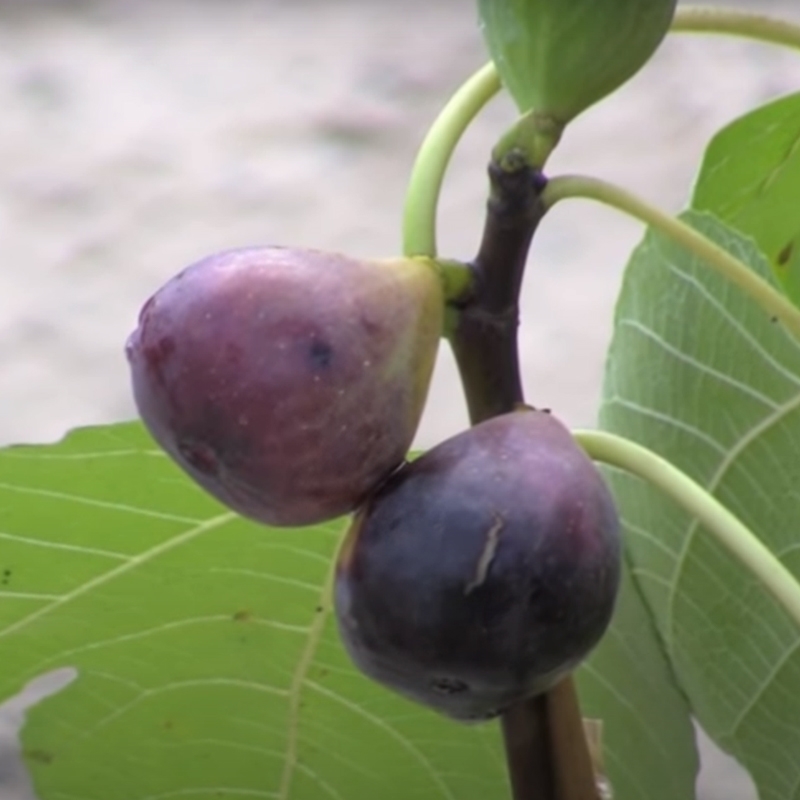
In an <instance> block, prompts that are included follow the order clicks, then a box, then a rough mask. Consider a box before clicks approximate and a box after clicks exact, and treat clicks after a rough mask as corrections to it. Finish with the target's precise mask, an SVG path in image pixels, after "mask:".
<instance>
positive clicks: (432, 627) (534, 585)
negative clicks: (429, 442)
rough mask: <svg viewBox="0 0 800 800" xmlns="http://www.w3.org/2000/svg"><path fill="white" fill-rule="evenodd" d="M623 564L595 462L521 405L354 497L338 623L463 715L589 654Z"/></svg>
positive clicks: (371, 656)
mask: <svg viewBox="0 0 800 800" xmlns="http://www.w3.org/2000/svg"><path fill="white" fill-rule="evenodd" d="M620 569H621V551H620V539H619V521H618V517H617V512H616V509H615V506H614V501H613V498H612V496H611V494H610V492H609V490H608V488H607V487H606V484H605V482H604V480H603V478H602V476H601V474H600V472H599V471H598V470H597V468H596V467H595V465H594V464H593V463H592V461H591V460H590V459H589V458H588V457H587V456H586V454H585V453H584V452H583V450H581V449H580V447H579V446H578V445H577V444H576V443H575V442H574V440H573V439H572V436H571V435H570V433H569V431H568V430H567V429H566V428H565V427H564V426H563V425H562V424H561V423H560V422H558V420H556V419H555V418H553V417H552V416H550V415H549V414H547V413H545V412H539V411H520V412H514V413H511V414H506V415H503V416H500V417H495V418H493V419H491V420H488V421H486V422H483V423H481V424H479V425H477V426H475V427H474V428H471V429H469V430H467V431H465V432H463V433H461V434H459V435H457V436H455V437H453V438H452V439H449V440H447V441H445V442H444V443H442V444H440V445H439V446H437V447H435V448H434V449H432V450H430V451H429V452H428V453H426V454H425V455H423V456H422V457H420V458H419V459H417V460H416V461H414V462H412V463H411V464H409V465H407V466H405V467H404V468H403V469H401V470H399V471H398V472H396V473H394V474H393V475H392V476H391V477H390V478H389V480H388V481H387V482H386V483H385V484H384V485H383V486H382V487H381V488H380V489H379V490H378V492H377V493H376V494H375V496H373V497H372V498H371V500H370V501H369V502H368V504H367V505H365V506H364V507H363V508H362V509H361V510H359V512H358V513H357V515H356V517H355V519H354V521H353V524H352V527H351V529H350V531H349V532H348V535H347V537H346V538H345V541H344V543H343V545H342V549H341V551H340V554H339V559H338V563H337V574H336V585H335V607H336V614H337V620H338V623H339V629H340V633H341V636H342V639H343V641H344V644H345V647H346V649H347V650H348V652H349V654H350V656H351V658H352V659H353V661H354V662H355V663H356V665H357V666H358V667H359V668H360V669H361V670H362V671H363V672H364V673H366V674H367V675H368V676H370V677H372V678H373V679H375V680H376V681H378V682H380V683H382V684H384V685H385V686H387V687H389V688H390V689H393V690H395V691H397V692H400V693H401V694H404V695H406V696H407V697H409V698H411V699H413V700H416V701H418V702H420V703H423V704H424V705H427V706H429V707H431V708H433V709H435V710H437V711H439V712H441V713H443V714H445V715H447V716H450V717H453V718H455V719H458V720H463V721H470V720H483V719H489V718H492V717H494V716H497V715H498V714H500V713H502V712H503V711H504V710H505V709H507V708H508V707H510V706H511V705H513V704H515V703H518V702H520V701H521V700H523V699H525V698H528V697H532V696H534V695H537V694H540V693H542V692H545V691H547V690H548V689H550V688H551V687H552V686H553V685H554V684H555V683H557V682H558V681H559V680H560V679H561V678H562V677H564V676H565V675H566V674H567V673H569V672H570V671H572V670H573V669H574V668H575V667H576V666H577V665H578V664H579V663H580V662H581V661H582V660H583V659H584V658H585V657H586V656H587V655H588V653H589V652H590V651H591V650H592V648H593V647H594V646H595V645H596V644H597V642H598V641H599V640H600V638H601V637H602V635H603V633H604V632H605V630H606V628H607V627H608V624H609V622H610V620H611V616H612V613H613V608H614V603H615V600H616V595H617V590H618V587H619V580H620Z"/></svg>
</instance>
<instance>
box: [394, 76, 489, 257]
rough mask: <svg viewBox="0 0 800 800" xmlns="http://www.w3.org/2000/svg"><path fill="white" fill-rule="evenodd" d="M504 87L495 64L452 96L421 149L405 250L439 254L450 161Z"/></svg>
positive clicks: (407, 210) (410, 190) (409, 199)
mask: <svg viewBox="0 0 800 800" xmlns="http://www.w3.org/2000/svg"><path fill="white" fill-rule="evenodd" d="M499 90H500V78H499V77H498V75H497V72H496V71H495V69H494V65H493V64H491V63H490V64H487V65H486V66H484V67H483V68H482V69H480V70H478V72H476V73H475V74H474V75H473V76H472V77H471V78H469V79H468V80H467V81H466V83H464V84H463V85H462V86H461V88H460V89H459V90H458V91H457V92H456V93H455V94H454V95H453V96H452V98H451V99H450V101H449V102H448V103H447V105H446V106H445V107H444V108H443V109H442V111H441V113H440V114H439V116H438V117H437V118H436V120H435V121H434V123H433V125H431V128H430V130H429V131H428V133H427V135H426V136H425V139H424V141H423V142H422V145H421V146H420V149H419V152H418V153H417V158H416V161H415V162H414V168H413V169H412V171H411V179H410V181H409V184H408V190H407V192H406V201H405V208H404V211H403V254H404V255H406V256H412V257H413V256H427V257H428V258H436V252H437V251H436V208H437V206H438V204H439V194H440V192H441V188H442V182H443V181H444V175H445V172H446V171H447V165H448V164H449V163H450V158H451V156H452V155H453V151H454V150H455V148H456V145H457V144H458V142H459V140H460V139H461V136H462V135H463V133H464V131H465V130H466V129H467V128H468V127H469V124H470V123H471V122H472V120H473V119H474V118H475V116H476V115H477V114H478V112H479V111H480V110H481V109H482V108H483V107H484V106H485V105H486V103H488V102H489V100H491V99H492V97H494V95H496V94H497V92H498V91H499Z"/></svg>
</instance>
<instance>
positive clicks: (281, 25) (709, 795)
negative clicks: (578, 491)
mask: <svg viewBox="0 0 800 800" xmlns="http://www.w3.org/2000/svg"><path fill="white" fill-rule="evenodd" d="M727 5H741V6H745V5H748V4H745V3H739V4H735V3H732V2H731V1H730V0H728V3H727ZM749 6H750V8H753V9H757V10H759V11H764V12H775V13H780V14H782V15H784V16H786V17H789V18H794V19H797V20H798V21H800V4H798V3H797V0H783V2H780V1H779V0H775V1H774V2H771V1H770V0H751V1H750V3H749ZM474 8H475V3H473V2H465V1H464V0H404V2H403V3H391V2H388V0H386V2H382V1H381V0H336V2H334V1H333V0H291V2H290V0H282V1H278V0H225V1H224V2H220V1H217V2H214V1H213V0H194V2H189V0H127V1H126V0H95V1H94V2H92V0H84V2H69V1H68V0H51V2H45V1H44V0H2V3H1V4H0V108H2V115H1V116H0V444H7V443H12V442H43V441H52V440H54V439H57V438H59V437H60V436H61V435H62V434H63V433H64V432H65V431H66V430H67V429H69V428H71V427H74V426H79V425H87V424H95V423H105V422H114V421H119V420H124V419H129V418H131V417H133V416H134V409H133V405H132V402H131V396H130V391H129V386H128V376H127V367H126V363H125V360H124V357H123V345H124V341H125V338H126V336H127V335H128V333H129V332H130V331H131V330H132V328H133V327H134V325H135V321H136V316H137V313H138V310H139V308H140V306H141V305H142V304H143V302H144V301H145V300H146V299H147V297H148V296H149V295H150V294H151V293H152V292H153V291H155V290H156V289H157V288H158V287H159V286H160V285H161V284H162V283H163V282H164V281H165V280H167V279H168V278H169V277H171V276H172V275H173V274H174V273H176V272H177V271H178V270H180V269H181V268H182V267H184V266H186V265H187V264H189V263H191V262H193V261H195V260H197V259H199V258H200V257H202V256H204V255H207V254H209V253H211V252H213V251H215V250H220V249H224V248H228V247H232V246H238V245H245V244H267V243H274V244H285V245H303V246H309V247H317V248H324V249H331V250H339V251H344V252H347V253H350V254H352V255H357V256H368V257H369V256H386V255H392V254H394V253H396V252H397V251H398V249H399V242H400V211H401V206H402V202H403V194H404V190H405V185H406V180H407V176H408V172H409V170H410V167H411V165H412V162H413V158H414V154H415V151H416V148H417V146H418V144H419V142H420V140H421V138H422V136H423V135H424V133H425V131H426V129H427V126H428V124H429V123H430V122H431V121H432V119H433V117H434V116H435V114H436V112H437V110H438V109H439V108H440V107H441V105H442V103H443V102H444V101H445V100H446V98H447V97H448V96H449V95H450V93H451V92H452V91H453V90H454V89H455V88H456V87H457V86H458V85H459V83H460V82H461V81H462V80H463V79H464V78H465V77H466V76H467V75H468V74H470V73H471V72H472V71H473V70H474V69H476V68H477V67H478V66H480V65H481V64H482V63H483V62H484V60H485V54H484V50H483V46H482V42H481V40H480V36H479V32H478V28H477V24H476V18H475V11H474ZM798 89H800V54H797V53H792V52H791V51H786V50H781V49H779V48H769V47H766V46H764V45H759V44H755V43H748V42H744V41H738V40H732V39H726V38H725V39H724V38H721V37H699V36H694V35H681V36H675V37H671V38H670V39H669V40H668V41H667V42H666V43H665V44H664V45H663V47H662V48H661V50H660V52H659V54H658V55H657V57H656V58H655V59H654V60H653V61H652V62H651V63H650V64H649V65H648V66H647V68H646V69H645V70H644V71H643V72H641V73H640V74H639V75H638V76H637V77H636V78H635V79H634V80H633V81H631V82H630V83H629V84H628V85H627V86H626V87H624V88H623V89H622V90H621V91H619V92H618V93H617V94H616V95H614V96H613V97H612V98H610V99H608V100H606V101H604V102H603V103H601V104H600V105H599V106H597V107H595V108H593V109H591V110H590V111H589V112H587V113H586V114H585V115H584V116H583V117H582V118H581V119H580V120H579V121H578V122H576V123H575V124H574V126H573V128H571V129H570V130H569V131H568V132H567V134H566V136H565V138H564V140H563V142H562V144H561V146H560V148H559V150H558V151H557V153H556V155H555V156H554V157H553V159H552V162H551V164H550V168H549V172H550V173H551V174H556V173H558V172H564V171H570V172H587V173H592V174H594V175H597V176H600V177H604V178H607V179H611V180H614V181H616V182H619V183H621V184H624V185H625V186H627V187H629V188H631V189H633V190H635V191H637V192H639V193H640V194H642V195H643V196H645V197H646V198H648V199H650V200H653V201H656V202H658V203H659V204H661V205H662V206H664V207H665V208H667V209H670V210H672V211H678V210H679V209H680V208H681V207H682V206H683V205H684V204H685V203H686V200H687V198H688V196H689V192H690V190H691V185H692V180H693V176H694V174H695V172H696V169H697V166H698V163H699V160H700V157H701V154H702V152H703V148H704V145H705V143H706V142H707V140H708V138H709V137H710V136H711V134H712V133H713V132H714V131H715V130H716V129H717V128H718V127H720V126H721V125H722V124H724V123H725V122H726V121H728V120H731V119H732V118H734V117H735V116H737V115H739V114H740V113H743V112H745V111H746V110H747V109H749V108H751V107H752V106H754V105H757V104H761V103H763V102H764V101H766V100H769V99H770V98H773V97H776V96H778V95H780V94H783V93H786V92H790V91H796V90H798ZM513 116H514V114H513V108H512V106H511V104H510V102H509V101H508V100H506V99H504V98H500V99H498V100H496V101H494V102H493V103H492V104H491V106H490V107H489V108H488V109H487V110H486V112H485V113H484V114H483V115H482V116H481V117H480V118H479V120H478V121H477V122H476V124H475V125H474V126H473V128H472V129H471V131H470V132H469V134H468V135H467V137H466V138H465V140H464V141H463V143H462V145H461V146H460V148H459V151H458V153H457V156H456V158H455V160H454V163H453V165H452V168H451V173H450V176H449V178H448V181H447V184H446V186H445V191H444V196H443V200H442V204H441V209H440V225H441V233H440V249H441V251H442V255H446V256H453V257H457V258H468V257H470V256H471V255H472V254H473V253H474V250H475V248H476V246H477V242H478V239H479V236H480V232H481V225H482V211H483V204H484V197H485V189H486V179H485V171H484V168H485V163H486V160H487V157H488V153H489V150H490V148H491V147H492V145H493V144H494V142H495V140H496V138H497V137H498V136H499V135H500V134H501V133H502V131H503V130H504V128H505V127H506V126H507V125H508V124H510V122H511V121H512V119H513ZM641 233H642V231H641V228H640V226H638V225H637V224H636V223H634V222H632V221H630V220H627V219H625V218H623V217H621V216H619V215H618V214H616V213H615V212H612V211H609V210H606V209H604V208H602V207H599V206H596V205H593V204H589V203H587V202H580V201H579V202H573V203H564V204H560V205H559V206H558V207H557V208H556V209H555V210H554V211H553V212H552V213H551V214H550V215H549V216H548V218H547V219H546V221H545V223H544V224H543V226H542V228H541V229H540V232H539V234H538V235H537V239H536V242H535V245H534V248H533V252H532V258H531V262H530V266H529V274H528V277H527V283H526V287H525V292H524V297H523V323H522V327H521V332H520V346H521V352H522V357H523V361H524V365H523V366H524V372H525V384H526V388H527V392H528V398H529V400H530V401H531V402H534V403H536V404H537V405H542V406H547V407H550V408H552V409H553V410H554V411H555V412H556V413H557V414H559V415H560V416H561V417H562V418H563V419H565V420H566V421H567V422H568V423H570V424H571V425H573V426H585V425H590V424H592V423H593V422H594V419H595V413H596V408H597V403H598V397H599V386H600V379H601V374H602V369H603V360H604V352H605V349H606V346H607V344H608V341H609V337H610V332H611V328H610V326H611V314H612V310H613V304H614V298H615V296H616V293H617V291H618V288H619V282H620V278H621V274H622V270H623V268H624V265H625V263H626V260H627V257H628V255H629V253H630V251H631V249H632V247H633V246H634V245H635V244H636V242H637V241H638V239H639V238H640V236H641ZM465 424H466V411H465V408H464V404H463V401H462V399H461V396H460V389H459V386H458V381H457V378H456V373H455V369H454V366H453V363H452V360H451V358H450V355H449V353H448V352H447V351H446V350H445V349H444V348H443V349H442V352H441V356H440V360H439V364H438V368H437V373H436V377H435V381H434V385H433V389H432V393H431V400H430V403H429V408H428V411H427V413H426V415H425V418H424V421H423V424H422V427H421V430H420V433H419V437H418V444H419V445H422V446H430V445H432V444H434V443H435V442H437V441H440V440H441V439H443V438H445V437H447V436H449V435H451V434H453V433H455V432H456V431H458V430H460V429H461V428H463V427H464V426H465ZM0 668H1V667H0ZM20 708H21V705H20V702H17V703H16V704H12V705H11V706H7V707H6V709H5V710H4V711H2V710H0V798H2V800H22V799H23V798H25V800H28V798H29V797H31V795H30V794H28V793H27V792H28V788H27V781H26V776H25V775H24V773H23V771H22V770H21V769H20V768H19V767H18V766H17V764H16V760H15V744H14V739H13V733H14V730H15V727H16V725H17V724H18V723H19V721H20V719H21V717H20ZM654 724H657V722H656V721H654ZM704 763H705V769H704V774H703V777H702V782H701V789H702V791H701V793H702V797H703V798H704V799H705V800H717V799H719V800H722V798H725V800H750V799H751V798H753V797H754V793H753V790H752V788H751V786H750V784H749V782H748V780H747V779H746V778H745V777H744V776H742V774H741V773H740V772H739V771H738V770H737V769H735V768H733V767H732V766H731V765H730V764H729V763H728V762H727V760H726V759H725V758H724V757H722V756H720V755H719V754H718V753H716V752H715V751H714V749H713V748H710V747H705V754H704ZM109 800H113V799H112V798H109Z"/></svg>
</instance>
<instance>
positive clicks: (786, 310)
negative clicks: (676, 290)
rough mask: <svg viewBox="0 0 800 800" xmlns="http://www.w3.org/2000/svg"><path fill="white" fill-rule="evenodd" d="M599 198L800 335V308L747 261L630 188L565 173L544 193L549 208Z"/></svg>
mask: <svg viewBox="0 0 800 800" xmlns="http://www.w3.org/2000/svg"><path fill="white" fill-rule="evenodd" d="M570 197H572V198H578V197H580V198H584V199H588V200H597V201H598V202H601V203H604V204H605V205H608V206H611V207H612V208H616V209H618V210H619V211H623V212H625V213H626V214H629V215H630V216H632V217H635V218H636V219H639V220H641V221H642V222H644V223H646V224H647V225H650V226H652V227H653V228H655V229H656V230H658V231H660V232H661V233H662V234H664V235H665V236H667V237H669V238H670V239H672V240H673V241H675V242H677V243H678V244H680V245H682V246H683V247H685V248H686V249H687V250H689V251H690V252H691V253H693V254H694V255H695V256H697V257H698V258H699V259H701V260H702V261H703V262H705V263H706V264H707V265H708V266H709V267H711V268H712V269H714V270H716V271H717V272H719V273H720V274H721V275H722V276H724V277H725V278H727V279H728V280H729V281H730V282H731V283H734V284H736V285H737V286H738V287H739V288H740V289H742V290H743V291H744V292H746V293H747V294H748V295H749V296H750V297H751V298H752V299H753V300H754V301H755V302H756V303H758V304H759V305H760V306H761V308H762V309H764V311H766V312H767V314H769V315H770V316H771V317H774V318H775V319H777V320H780V322H782V323H783V324H784V325H785V326H786V328H787V329H788V330H789V331H790V332H791V333H792V334H793V335H794V336H795V337H797V338H798V339H800V309H797V308H796V307H795V306H794V305H793V304H792V303H791V301H790V300H789V299H788V298H786V297H785V296H784V295H783V294H781V293H780V292H779V291H778V290H777V289H775V288H774V287H772V286H771V285H770V284H769V283H768V282H767V281H765V280H764V279H763V278H762V277H760V276H759V275H757V274H756V273H755V272H753V271H752V270H751V269H750V268H749V267H748V266H747V265H746V264H745V263H744V262H742V261H740V260H739V259H738V258H736V257H735V256H732V255H731V254H730V253H729V252H728V251H727V250H724V249H723V248H722V247H720V246H719V245H718V244H715V243H714V242H712V241H711V240H710V239H708V238H706V237H705V236H703V234H702V233H699V232H698V231H696V230H695V229H694V228H692V227H690V226H689V225H687V224H686V223H685V222H682V221H681V220H679V219H677V218H676V217H673V216H670V215H669V214H667V213H665V212H664V211H661V210H660V209H659V208H657V207H655V206H653V205H650V204H649V203H647V202H645V201H644V200H642V199H641V198H639V197H637V196H636V195H634V194H632V193H631V192H628V191H626V190H625V189H622V188H621V187H619V186H615V185H614V184H612V183H608V182H607V181H602V180H599V179H597V178H590V177H585V176H582V175H564V176H559V177H557V178H553V179H552V180H550V182H549V183H548V185H547V188H546V189H545V190H544V193H543V195H542V200H543V201H544V203H545V205H546V206H547V207H548V208H552V207H553V206H554V205H555V204H556V203H557V202H559V201H560V200H565V199H567V198H570Z"/></svg>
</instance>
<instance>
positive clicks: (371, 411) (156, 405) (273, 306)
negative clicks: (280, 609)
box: [126, 247, 444, 526]
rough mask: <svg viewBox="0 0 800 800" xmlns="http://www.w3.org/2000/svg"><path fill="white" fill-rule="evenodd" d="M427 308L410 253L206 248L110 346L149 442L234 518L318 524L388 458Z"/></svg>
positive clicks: (429, 324) (405, 415) (340, 509)
mask: <svg viewBox="0 0 800 800" xmlns="http://www.w3.org/2000/svg"><path fill="white" fill-rule="evenodd" d="M443 307H444V301H443V296H442V287H441V282H440V280H439V276H438V274H437V272H436V270H435V268H434V266H433V265H432V263H431V262H428V261H425V260H414V259H395V260H391V259H389V260H385V261H362V260H358V259H353V258H349V257H347V256H343V255H336V254H331V253H325V252H320V251H315V250H303V249H291V248H280V247H252V248H243V249H238V250H230V251H226V252H223V253H219V254H217V255H213V256H210V257H209V258H206V259H204V260H202V261H200V262H198V263H196V264H193V265H192V266H190V267H188V268H187V269H185V270H184V271H183V272H181V273H180V274H178V275H177V276H176V277H174V278H173V279H172V280H170V281H169V282H168V283H166V284H165V285H164V286H163V287H162V288H161V289H160V290H159V291H157V292H156V293H155V295H153V297H151V298H150V300H148V301H147V303H146V304H145V306H144V307H143V309H142V311H141V313H140V316H139V325H138V327H137V329H136V330H135V331H134V332H133V334H131V336H130V337H129V339H128V342H127V345H126V351H127V356H128V360H129V363H130V368H131V376H132V383H133V393H134V398H135V401H136V405H137V407H138V410H139V413H140V416H141V418H142V420H143V422H144V424H145V425H146V427H147V428H148V429H149V431H150V433H151V434H152V436H153V437H154V438H155V440H156V441H157V442H158V443H159V444H160V445H161V447H162V448H163V449H164V450H165V451H166V452H167V453H168V454H169V455H170V456H172V458H173V459H174V460H175V461H176V462H177V463H178V464H179V465H180V466H181V467H182V468H183V469H184V470H185V471H186V472H187V473H188V474H189V475H190V476H191V477H192V478H194V480H195V481H196V482H197V483H199V484H200V485H201V486H202V487H203V488H205V489H206V490H207V491H208V492H210V493H211V494H212V495H214V496H215V497H216V498H217V499H219V500H220V501H221V502H223V503H224V504H226V505H227V506H229V507H230V508H232V509H233V510H235V511H237V512H238V513H240V514H242V515H243V516H245V517H249V518H251V519H253V520H256V521H258V522H262V523H265V524H267V525H274V526H302V525H310V524H314V523H318V522H321V521H324V520H330V519H333V518H335V517H338V516H341V515H343V514H346V513H349V512H350V511H352V510H353V509H354V508H355V507H356V506H358V505H359V504H360V503H361V502H362V501H363V499H364V498H365V497H366V495H367V494H368V493H369V492H370V491H371V490H372V489H373V488H374V487H375V485H376V484H377V483H379V482H381V481H382V480H383V479H384V478H385V477H386V476H387V475H388V474H389V473H391V472H392V471H393V470H395V469H396V468H397V467H398V466H399V465H400V464H401V463H402V462H403V460H404V458H405V455H406V453H407V451H408V448H409V447H410V445H411V441H412V439H413V437H414V434H415V432H416V429H417V425H418V423H419V419H420V416H421V414H422V410H423V407H424V404H425V399H426V395H427V392H428V386H429V383H430V378H431V373H432V371H433V365H434V361H435V358H436V353H437V349H438V343H439V339H440V336H441V332H442V324H443Z"/></svg>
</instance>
